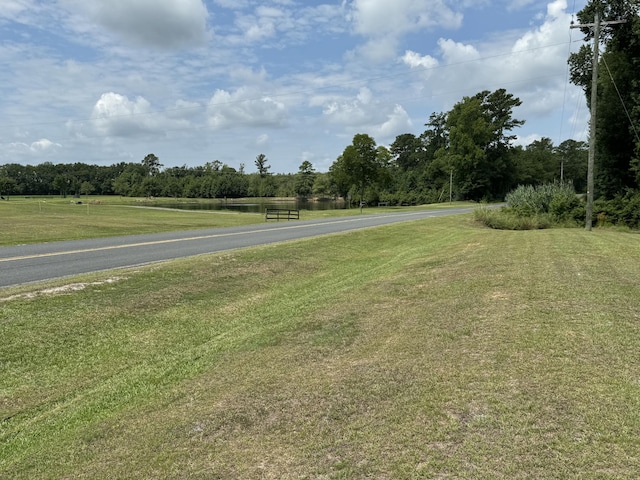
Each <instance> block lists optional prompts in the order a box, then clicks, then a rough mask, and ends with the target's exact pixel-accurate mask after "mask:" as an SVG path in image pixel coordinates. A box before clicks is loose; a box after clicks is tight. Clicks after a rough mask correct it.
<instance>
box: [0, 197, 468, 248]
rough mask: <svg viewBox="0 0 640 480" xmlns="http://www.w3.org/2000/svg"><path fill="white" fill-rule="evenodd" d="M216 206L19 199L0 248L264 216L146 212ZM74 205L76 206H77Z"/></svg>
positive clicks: (8, 205)
mask: <svg viewBox="0 0 640 480" xmlns="http://www.w3.org/2000/svg"><path fill="white" fill-rule="evenodd" d="M219 201H220V200H202V199H178V200H175V199H167V198H157V199H148V198H128V197H118V196H91V197H88V198H85V197H82V198H81V199H72V198H20V197H13V198H11V200H10V201H0V219H1V220H2V228H0V246H7V245H15V244H17V243H41V242H52V241H59V240H79V239H85V238H96V237H109V236H119V235H135V234H143V233H156V232H162V231H180V230H195V229H203V228H220V227H234V226H238V225H250V224H255V223H261V222H264V216H263V215H260V214H252V213H238V212H233V211H229V210H227V211H215V210H208V211H207V210H173V211H172V210H170V209H160V208H147V207H154V206H156V205H161V204H166V203H168V202H174V203H175V202H178V203H207V202H219ZM76 202H81V203H80V204H78V203H76ZM471 205H472V204H470V203H461V202H456V203H454V204H451V205H450V204H446V203H445V204H436V205H429V206H425V207H396V208H394V207H388V208H365V209H364V210H363V214H369V213H381V212H385V211H395V210H398V209H402V210H407V209H411V208H431V209H433V208H437V209H443V208H444V209H446V208H451V207H460V206H471ZM356 214H359V210H358V209H355V208H352V209H344V210H324V211H309V210H305V211H303V212H301V219H302V220H306V219H312V218H318V217H325V216H332V217H334V216H345V215H356Z"/></svg>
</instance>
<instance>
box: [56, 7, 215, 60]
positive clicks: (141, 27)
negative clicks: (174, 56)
mask: <svg viewBox="0 0 640 480" xmlns="http://www.w3.org/2000/svg"><path fill="white" fill-rule="evenodd" d="M63 1H64V2H65V3H66V4H67V5H69V7H70V11H81V12H84V13H85V14H86V15H87V16H88V17H89V18H90V19H91V20H92V21H93V22H95V23H96V24H98V25H101V26H102V27H104V28H106V29H107V30H108V31H110V32H113V33H115V34H116V35H117V36H119V37H121V38H123V39H124V40H126V41H129V42H132V43H133V44H135V45H139V46H145V47H158V48H169V49H172V48H182V47H188V46H199V45H204V43H205V42H206V39H207V35H208V33H207V18H208V11H207V7H206V6H205V5H204V4H203V3H202V0H162V1H157V0H110V1H109V2H105V1H101V2H94V1H92V2H87V1H84V0H63Z"/></svg>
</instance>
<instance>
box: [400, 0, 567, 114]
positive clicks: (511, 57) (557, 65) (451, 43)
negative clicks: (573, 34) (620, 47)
mask: <svg viewBox="0 0 640 480" xmlns="http://www.w3.org/2000/svg"><path fill="white" fill-rule="evenodd" d="M569 21H570V16H569V14H567V13H566V1H565V0H555V1H552V2H550V3H549V4H548V5H547V9H546V15H545V17H544V19H543V21H542V22H541V23H540V24H539V25H538V26H536V27H534V28H531V29H530V30H527V31H525V32H523V33H521V34H520V35H519V36H518V37H516V38H511V39H510V40H505V39H503V38H497V37H496V38H494V39H493V40H491V41H487V42H484V43H480V44H474V45H471V44H468V43H464V42H459V41H456V40H454V39H451V38H440V39H439V40H438V42H437V44H438V51H437V55H435V56H430V55H424V56H423V55H421V54H420V53H417V52H414V51H407V52H405V54H404V56H402V57H401V58H400V61H401V62H402V63H404V64H405V65H407V66H408V67H410V68H414V69H417V68H421V67H422V68H423V69H424V72H423V79H427V80H428V82H424V83H423V85H421V87H420V88H423V89H427V88H428V89H430V90H431V95H433V96H438V95H446V94H448V93H451V94H455V95H459V92H461V91H464V92H466V93H465V94H466V95H473V94H474V93H476V92H479V91H481V90H485V89H486V90H494V89H497V88H506V89H507V90H508V91H509V92H511V93H513V94H514V95H516V96H518V97H519V98H520V99H521V100H522V101H523V107H522V110H527V112H530V113H534V114H536V115H537V114H544V113H548V112H550V111H552V110H554V109H556V108H557V105H559V104H561V103H562V101H563V98H562V97H563V95H564V89H565V85H566V81H567V78H566V62H567V45H566V43H567V36H568V28H567V26H568V25H569ZM435 67H438V68H435ZM456 98H458V97H456Z"/></svg>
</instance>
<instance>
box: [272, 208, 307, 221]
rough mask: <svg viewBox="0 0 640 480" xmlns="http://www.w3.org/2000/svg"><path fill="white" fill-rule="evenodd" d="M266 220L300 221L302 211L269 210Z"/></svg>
mask: <svg viewBox="0 0 640 480" xmlns="http://www.w3.org/2000/svg"><path fill="white" fill-rule="evenodd" d="M264 219H265V220H266V221H269V220H277V221H280V219H282V220H300V210H287V209H284V208H267V209H266V210H265V212H264Z"/></svg>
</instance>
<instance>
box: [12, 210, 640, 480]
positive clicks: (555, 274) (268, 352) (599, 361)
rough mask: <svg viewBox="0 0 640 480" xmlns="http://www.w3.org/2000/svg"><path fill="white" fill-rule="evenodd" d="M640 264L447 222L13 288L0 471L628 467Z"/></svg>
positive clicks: (484, 471) (259, 474) (291, 472)
mask: <svg viewBox="0 0 640 480" xmlns="http://www.w3.org/2000/svg"><path fill="white" fill-rule="evenodd" d="M638 278H640V236H639V235H636V234H630V233H620V232H613V231H608V230H599V229H598V230H595V231H593V232H584V231H583V230H582V229H553V230H541V231H525V232H505V231H494V230H489V229H485V228H480V227H478V226H477V225H475V224H474V223H473V222H472V220H471V216H456V217H449V218H437V219H429V220H425V221H419V222H411V223H404V224H400V225H393V226H386V227H381V228H376V229H369V230H365V231H360V232H354V233H349V234H345V235H332V236H328V237H322V238H318V239H312V240H304V241H298V242H290V243H286V244H281V245H272V246H267V247H262V248H252V249H247V250H238V251H234V252H233V253H226V254H216V255H210V256H201V257H197V258H194V259H187V260H183V261H177V262H171V263H166V264H161V265H154V266H150V267H145V268H139V269H135V270H119V271H113V272H107V273H101V274H95V275H90V276H83V277H79V278H78V279H76V280H74V282H73V284H70V283H69V281H68V280H67V282H62V281H60V282H55V283H51V284H48V285H46V288H45V286H40V287H35V286H27V287H20V288H15V289H5V290H0V338H2V342H1V343H0V362H1V366H2V375H1V377H0V478H12V479H14V478H15V479H22V478H24V479H37V478H56V479H57V478H87V479H89V478H91V479H95V478H112V479H130V478H133V479H135V478H140V479H148V478H188V479H211V478H221V479H238V478H263V479H288V478H310V479H312V478H328V479H333V478H336V479H338V478H345V479H346V478H355V479H359V478H383V479H384V478H388V479H414V478H465V479H466V478H497V479H540V478H581V479H609V478H637V477H638V473H639V472H640V336H639V333H640V307H639V303H640V302H639V300H640V282H638Z"/></svg>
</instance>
